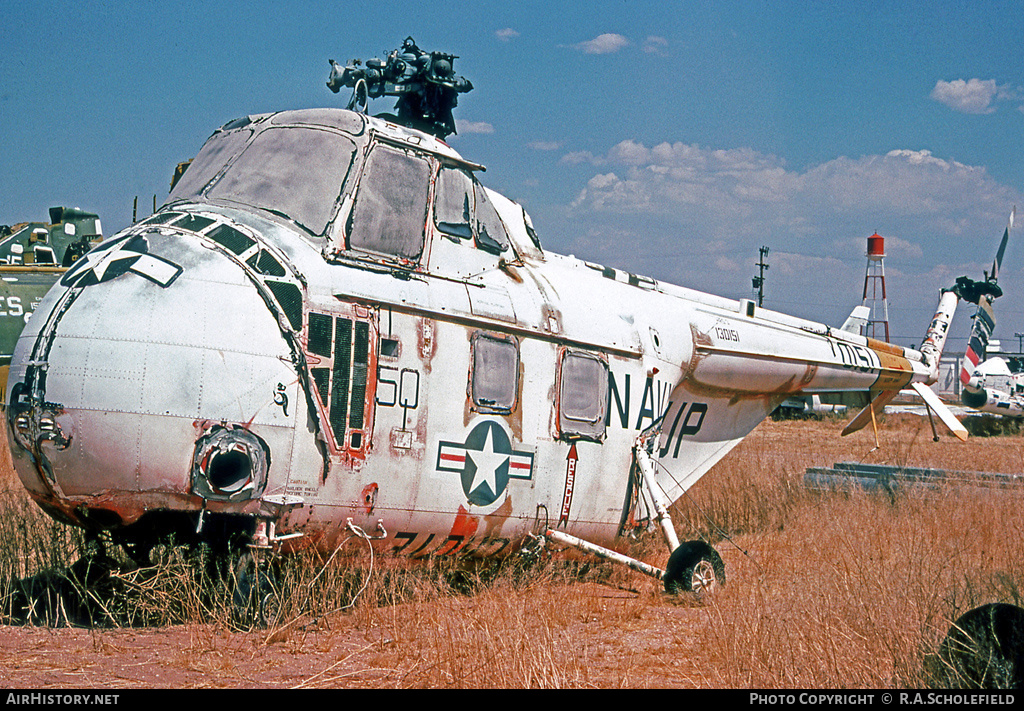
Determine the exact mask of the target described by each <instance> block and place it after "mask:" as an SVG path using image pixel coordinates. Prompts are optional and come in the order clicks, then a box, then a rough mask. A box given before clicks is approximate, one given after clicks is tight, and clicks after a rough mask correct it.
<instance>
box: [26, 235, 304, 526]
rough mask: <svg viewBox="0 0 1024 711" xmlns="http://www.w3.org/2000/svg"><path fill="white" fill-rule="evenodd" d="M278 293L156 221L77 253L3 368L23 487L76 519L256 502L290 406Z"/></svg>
mask: <svg viewBox="0 0 1024 711" xmlns="http://www.w3.org/2000/svg"><path fill="white" fill-rule="evenodd" d="M254 261H257V262H258V261H259V260H254ZM283 283H284V282H282V284H283ZM292 288H294V289H295V290H296V292H298V289H297V287H295V286H294V285H293V286H292ZM282 289H283V287H280V288H278V289H276V290H270V289H268V288H267V284H266V283H264V281H262V280H261V278H260V276H259V274H258V272H257V271H254V270H253V269H252V268H249V267H247V266H246V263H245V261H244V260H243V259H241V258H239V257H238V256H237V255H233V254H231V253H230V252H229V251H228V250H226V249H222V248H220V247H219V246H218V245H217V244H214V243H212V242H208V241H204V240H202V239H200V238H199V236H198V235H188V236H184V235H182V234H174V233H173V232H171V231H169V230H153V231H151V232H145V231H143V232H136V233H134V234H130V235H129V236H127V237H124V238H114V239H113V240H110V241H109V242H106V243H103V244H101V245H99V246H98V247H97V248H96V249H95V250H93V251H92V252H90V253H89V254H88V255H86V256H85V257H83V258H82V259H81V260H79V262H77V263H76V265H75V267H74V268H72V269H71V270H69V271H68V272H67V273H66V274H65V275H64V276H63V278H62V279H61V281H60V282H59V284H58V285H56V286H55V287H54V288H53V289H52V290H51V291H50V292H49V294H48V295H47V297H46V298H45V299H44V301H43V303H42V304H40V307H39V309H38V310H37V311H36V313H35V314H34V315H33V318H32V319H31V321H30V324H29V326H28V327H27V328H26V329H25V331H24V332H23V333H22V336H21V338H20V339H19V342H18V347H17V348H16V350H15V355H14V359H13V362H12V366H11V375H10V380H9V393H10V405H9V409H8V425H9V427H8V431H9V436H10V439H11V445H12V446H11V451H12V456H13V458H14V460H15V467H16V469H17V470H18V473H19V476H20V477H21V479H22V481H23V483H24V484H25V485H26V487H27V488H28V489H29V491H30V493H32V494H33V496H34V497H35V498H36V499H37V500H38V501H40V503H44V502H45V503H47V504H50V505H52V506H56V507H57V508H59V509H60V510H61V511H63V512H64V513H65V514H67V515H69V516H71V517H72V518H75V519H76V520H79V522H81V519H82V518H83V516H84V517H88V515H89V514H90V512H92V513H93V514H95V513H96V512H100V513H101V514H103V515H106V516H107V517H108V518H109V519H110V520H111V521H113V522H115V523H128V522H130V521H132V520H134V519H137V518H138V517H139V516H141V515H142V513H144V512H145V511H146V510H147V509H151V508H178V509H190V508H191V509H194V508H196V507H198V506H201V505H204V501H206V500H212V501H214V502H218V501H219V502H222V503H225V504H231V503H237V502H245V501H249V500H251V499H253V498H256V497H258V496H259V495H260V494H261V493H262V492H263V490H264V489H265V487H266V485H267V482H268V478H269V469H270V463H271V456H272V450H274V449H275V447H278V446H280V447H281V448H283V447H284V446H286V445H285V444H283V443H288V442H290V440H291V436H290V430H291V428H292V427H293V426H294V423H295V410H296V409H297V408H296V407H295V403H297V402H299V401H300V400H301V398H300V395H299V393H298V388H299V384H298V377H297V374H296V367H295V365H294V363H295V358H294V352H293V347H294V345H293V343H292V342H291V341H289V326H288V321H287V318H285V316H283V315H282V314H281V313H280V311H279V309H280V307H279V305H278V304H277V301H275V299H274V293H276V292H277V291H281V290H282ZM298 303H299V304H300V308H301V295H300V296H299V300H298ZM300 325H301V313H300ZM289 403H291V404H292V406H291V407H289Z"/></svg>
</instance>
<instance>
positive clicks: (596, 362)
mask: <svg viewBox="0 0 1024 711" xmlns="http://www.w3.org/2000/svg"><path fill="white" fill-rule="evenodd" d="M607 403H608V365H607V364H606V363H605V362H604V361H603V360H601V359H600V358H598V357H597V356H595V355H592V354H590V353H583V352H576V351H566V352H565V353H564V355H563V357H562V368H561V376H560V383H559V388H558V429H559V432H561V434H562V435H563V436H574V437H585V438H587V439H596V440H600V439H602V438H603V437H604V420H605V408H606V407H607Z"/></svg>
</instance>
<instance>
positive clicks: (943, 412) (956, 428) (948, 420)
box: [910, 383, 967, 442]
mask: <svg viewBox="0 0 1024 711" xmlns="http://www.w3.org/2000/svg"><path fill="white" fill-rule="evenodd" d="M910 387H912V388H913V389H914V392H916V393H917V394H918V395H920V396H921V399H922V400H924V403H925V405H927V406H928V407H930V408H931V410H932V412H934V413H935V414H936V415H938V416H939V419H940V420H942V424H944V425H945V426H946V427H948V428H949V430H950V432H952V433H953V434H955V435H956V436H957V438H958V439H959V440H960V441H961V442H966V441H967V428H966V427H964V426H963V425H962V424H960V420H958V419H956V415H954V414H953V411H952V410H950V409H949V408H948V407H946V403H944V402H942V400H940V399H939V396H938V395H936V394H935V391H934V390H932V389H931V388H930V387H928V386H927V385H925V384H924V383H911V384H910Z"/></svg>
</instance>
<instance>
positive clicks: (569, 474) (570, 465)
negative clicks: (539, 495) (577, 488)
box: [558, 442, 579, 526]
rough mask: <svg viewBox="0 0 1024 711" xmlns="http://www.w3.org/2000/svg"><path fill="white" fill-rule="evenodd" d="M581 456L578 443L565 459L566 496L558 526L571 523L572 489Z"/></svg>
mask: <svg viewBox="0 0 1024 711" xmlns="http://www.w3.org/2000/svg"><path fill="white" fill-rule="evenodd" d="M578 460H579V455H578V454H577V453H576V443H575V442H573V443H572V446H571V447H569V454H568V455H566V457H565V494H564V495H563V496H562V513H561V515H560V516H559V517H558V525H559V526H561V525H563V524H566V523H568V522H569V509H570V508H571V507H572V489H573V485H574V484H575V483H576V462H577V461H578Z"/></svg>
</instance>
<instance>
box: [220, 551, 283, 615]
mask: <svg viewBox="0 0 1024 711" xmlns="http://www.w3.org/2000/svg"><path fill="white" fill-rule="evenodd" d="M234 582H235V589H234V591H233V593H232V596H231V602H232V607H233V609H234V613H235V618H236V620H237V621H238V622H239V623H241V624H242V625H245V626H253V627H262V628H266V627H269V626H270V625H271V624H273V623H274V621H275V620H276V618H277V616H278V613H279V612H280V608H281V597H280V594H281V593H280V590H278V586H277V585H276V584H275V581H274V576H273V573H272V572H271V571H270V570H269V569H268V568H267V566H266V565H265V564H264V565H259V564H258V563H257V561H256V559H255V558H253V556H252V555H251V554H249V553H245V554H244V555H242V557H241V558H239V559H238V563H237V564H236V565H235V569H234Z"/></svg>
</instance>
